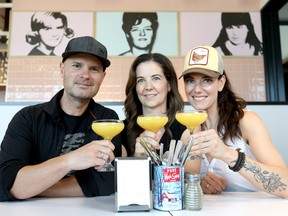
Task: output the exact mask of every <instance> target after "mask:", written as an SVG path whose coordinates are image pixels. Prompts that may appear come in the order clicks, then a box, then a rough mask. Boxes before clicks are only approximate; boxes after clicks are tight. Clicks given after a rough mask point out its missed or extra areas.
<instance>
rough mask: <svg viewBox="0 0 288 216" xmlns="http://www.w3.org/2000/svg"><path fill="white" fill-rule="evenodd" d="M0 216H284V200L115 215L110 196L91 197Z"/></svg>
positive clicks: (261, 196) (30, 204) (256, 197)
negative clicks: (191, 209) (199, 209)
mask: <svg viewBox="0 0 288 216" xmlns="http://www.w3.org/2000/svg"><path fill="white" fill-rule="evenodd" d="M0 214H1V216H2V215H3V216H16V215H17V216H19V215H29V216H46V215H47V216H57V215H61V216H76V215H77V216H89V215H93V216H98V215H99V216H110V215H117V216H118V215H119V216H134V215H137V216H138V215H139V216H141V215H146V216H147V215H160V216H161V215H163V216H171V215H173V216H188V215H189V216H198V215H205V216H209V215H213V216H218V215H221V216H226V215H227V216H237V215H239V216H240V215H241V216H249V215H251V216H252V215H253V216H266V215H267V216H268V215H269V216H282V215H283V216H287V215H288V200H285V199H282V198H279V197H275V196H271V195H269V194H267V193H264V192H250V193H241V192H237V193H222V194H220V195H204V206H203V209H202V210H201V211H193V212H192V211H187V210H181V211H171V212H170V213H169V212H164V211H158V210H154V209H152V210H151V211H149V212H119V213H118V212H115V199H114V195H112V196H106V197H93V198H86V197H81V198H34V199H30V200H26V201H20V202H0Z"/></svg>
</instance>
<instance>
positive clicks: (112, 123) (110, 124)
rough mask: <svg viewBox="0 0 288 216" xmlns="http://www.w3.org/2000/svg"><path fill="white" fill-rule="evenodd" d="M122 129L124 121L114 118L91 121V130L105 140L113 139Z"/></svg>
mask: <svg viewBox="0 0 288 216" xmlns="http://www.w3.org/2000/svg"><path fill="white" fill-rule="evenodd" d="M123 129H124V123H123V122H122V121H121V120H116V119H100V120H97V121H94V122H93V123H92V130H93V131H94V132H95V133H97V134H98V135H99V136H101V137H103V138H104V139H106V140H111V139H113V137H114V136H116V135H117V134H119V133H120V132H121V131H122V130H123Z"/></svg>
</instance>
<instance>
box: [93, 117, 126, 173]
mask: <svg viewBox="0 0 288 216" xmlns="http://www.w3.org/2000/svg"><path fill="white" fill-rule="evenodd" d="M123 129H124V123H123V121H122V120H118V119H99V120H95V121H93V123H92V130H93V131H94V132H95V133H96V134H98V135H99V136H101V137H103V139H105V140H110V141H111V140H112V139H113V138H114V137H115V136H116V135H117V134H119V133H120V132H121V131H122V130H123ZM98 171H114V167H113V165H112V164H111V161H109V162H108V163H106V164H105V165H104V167H103V168H102V169H100V170H98Z"/></svg>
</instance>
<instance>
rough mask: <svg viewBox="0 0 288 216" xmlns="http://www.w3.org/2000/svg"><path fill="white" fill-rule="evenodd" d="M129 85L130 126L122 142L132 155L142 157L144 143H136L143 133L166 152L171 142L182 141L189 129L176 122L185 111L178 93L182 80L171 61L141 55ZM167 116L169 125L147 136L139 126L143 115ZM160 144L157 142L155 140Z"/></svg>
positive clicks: (127, 122)
mask: <svg viewBox="0 0 288 216" xmlns="http://www.w3.org/2000/svg"><path fill="white" fill-rule="evenodd" d="M128 77H129V78H128V81H127V84H126V91H125V92H126V99H125V102H124V112H125V117H126V120H125V121H124V123H125V125H126V127H125V129H124V130H123V131H122V134H121V135H122V136H121V138H122V143H123V144H124V145H125V148H126V150H127V153H128V156H133V155H134V154H135V155H137V156H138V155H139V154H140V153H139V151H138V150H143V148H138V147H137V145H138V146H139V145H140V143H136V139H137V137H139V136H140V135H141V134H142V135H144V134H145V136H146V137H147V136H149V137H151V138H152V139H149V144H151V145H152V146H153V145H154V146H153V147H154V148H155V149H157V148H158V147H159V146H158V145H159V143H163V144H164V151H166V150H168V149H169V143H170V140H171V139H176V140H179V139H180V138H181V136H182V133H183V131H184V130H185V127H184V126H182V125H181V124H180V123H178V122H177V121H176V120H175V113H176V112H177V110H181V109H183V101H182V98H181V96H180V94H179V91H178V80H177V76H176V73H175V69H174V67H173V65H172V63H171V61H170V60H169V59H168V58H167V57H166V56H164V55H162V54H158V53H152V54H142V55H140V56H138V57H137V58H136V59H135V60H134V62H133V63H132V66H131V68H130V71H129V76H128ZM143 114H145V115H148V114H154V115H159V114H166V115H167V116H168V119H169V120H168V123H167V124H166V125H165V128H161V129H160V130H159V131H157V132H150V133H145V131H144V129H142V128H141V127H140V126H139V125H138V124H137V122H136V121H137V117H138V116H139V115H143ZM154 139H155V140H156V141H155V140H154Z"/></svg>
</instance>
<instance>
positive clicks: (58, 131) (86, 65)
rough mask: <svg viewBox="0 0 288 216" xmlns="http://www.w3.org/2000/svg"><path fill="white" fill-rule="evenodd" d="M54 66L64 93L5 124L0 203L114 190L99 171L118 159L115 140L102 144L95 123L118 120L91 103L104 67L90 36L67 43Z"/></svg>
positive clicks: (100, 49) (103, 54) (101, 50)
mask: <svg viewBox="0 0 288 216" xmlns="http://www.w3.org/2000/svg"><path fill="white" fill-rule="evenodd" d="M62 57H63V60H62V62H61V64H60V70H61V76H62V78H63V85H64V89H62V90H61V91H59V92H58V93H57V94H56V95H55V96H54V97H53V98H52V99H51V100H50V101H49V102H47V103H43V104H38V105H34V106H30V107H26V108H24V109H22V110H21V111H19V112H18V113H17V114H16V115H15V116H14V117H13V119H12V120H11V122H10V124H9V126H8V129H7V131H6V134H5V136H4V139H3V141H2V144H1V151H0V200H1V201H9V200H18V199H27V198H30V197H34V196H54V197H55V196H88V197H90V196H101V195H109V194H111V193H112V192H113V190H114V179H113V176H114V173H113V172H99V171H97V170H99V169H101V168H102V167H103V165H104V164H105V163H106V162H107V161H112V160H113V159H114V157H115V156H116V157H118V156H121V141H120V138H119V136H116V137H115V138H114V139H113V140H112V142H113V143H112V142H110V141H107V140H102V138H101V137H99V136H97V135H96V134H95V133H94V132H93V131H92V129H91V124H92V122H93V121H94V120H95V119H118V115H117V114H116V112H115V111H113V110H111V109H108V108H105V107H103V106H102V105H100V104H98V103H95V102H94V100H93V99H92V98H93V97H94V96H95V95H96V94H97V92H98V90H99V88H100V86H101V83H102V81H103V79H104V77H105V74H106V72H105V69H106V68H107V67H109V65H110V61H109V60H108V59H107V50H106V47H105V46H104V45H102V44H101V43H99V42H98V41H97V40H95V39H94V38H93V37H89V36H85V37H78V38H74V39H72V40H70V42H69V43H68V45H67V47H66V50H65V52H64V53H63V54H62Z"/></svg>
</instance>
